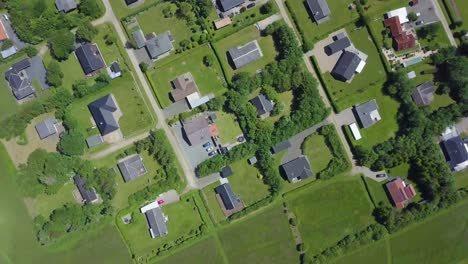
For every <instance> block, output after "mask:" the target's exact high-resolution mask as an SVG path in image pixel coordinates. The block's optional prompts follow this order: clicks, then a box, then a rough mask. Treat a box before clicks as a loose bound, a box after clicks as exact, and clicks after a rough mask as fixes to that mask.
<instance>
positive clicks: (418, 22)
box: [416, 20, 424, 26]
mask: <svg viewBox="0 0 468 264" xmlns="http://www.w3.org/2000/svg"><path fill="white" fill-rule="evenodd" d="M422 24H424V20H419V21H416V25H417V26H420V25H422Z"/></svg>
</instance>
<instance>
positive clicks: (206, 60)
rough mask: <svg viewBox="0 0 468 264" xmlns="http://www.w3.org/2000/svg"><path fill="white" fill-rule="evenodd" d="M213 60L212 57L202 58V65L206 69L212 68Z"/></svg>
mask: <svg viewBox="0 0 468 264" xmlns="http://www.w3.org/2000/svg"><path fill="white" fill-rule="evenodd" d="M214 60H215V58H214V56H213V55H211V54H210V55H206V56H205V57H203V64H205V66H206V67H211V66H213V63H214Z"/></svg>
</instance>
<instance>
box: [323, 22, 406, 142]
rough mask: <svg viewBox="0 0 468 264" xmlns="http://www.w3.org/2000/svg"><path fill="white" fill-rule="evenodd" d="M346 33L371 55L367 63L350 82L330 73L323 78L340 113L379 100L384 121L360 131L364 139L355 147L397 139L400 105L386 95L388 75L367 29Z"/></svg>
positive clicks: (356, 45)
mask: <svg viewBox="0 0 468 264" xmlns="http://www.w3.org/2000/svg"><path fill="white" fill-rule="evenodd" d="M346 30H347V32H348V35H349V36H350V38H351V41H352V42H353V44H354V46H355V47H356V48H357V49H359V50H361V51H362V52H364V53H365V54H367V55H368V56H369V57H368V58H367V61H366V63H367V64H366V66H365V67H364V69H363V71H362V72H361V73H358V74H356V75H355V76H354V79H353V80H352V82H351V83H346V82H342V81H338V80H335V79H334V78H333V77H332V75H331V74H330V73H328V72H327V73H325V74H324V75H323V77H324V79H325V82H326V84H327V89H328V92H329V93H330V96H331V98H332V100H333V103H334V105H335V106H336V108H337V109H338V111H342V110H344V109H346V108H348V107H351V106H353V105H356V104H361V103H365V102H367V101H369V100H371V99H376V100H377V105H378V106H379V113H380V116H381V117H382V120H380V121H378V122H377V123H375V124H374V125H373V126H371V127H369V128H366V129H361V130H360V132H361V135H362V139H361V140H359V141H354V143H355V144H358V145H359V144H362V145H365V146H369V147H370V146H373V145H375V144H378V143H381V142H383V141H385V140H387V139H388V138H390V137H392V136H394V134H395V132H396V131H397V130H398V123H397V113H398V107H399V104H398V102H397V101H395V100H394V99H392V98H391V97H389V96H385V95H384V94H383V91H382V89H383V84H384V82H385V81H386V73H385V69H384V67H383V65H382V62H381V61H380V59H379V54H378V51H377V49H376V48H375V46H374V44H373V43H372V41H371V40H370V38H369V34H368V32H367V30H366V29H365V28H360V29H356V28H355V27H354V26H350V27H347V28H346Z"/></svg>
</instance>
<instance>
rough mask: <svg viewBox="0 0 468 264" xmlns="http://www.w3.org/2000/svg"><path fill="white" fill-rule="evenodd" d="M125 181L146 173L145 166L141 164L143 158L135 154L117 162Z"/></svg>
mask: <svg viewBox="0 0 468 264" xmlns="http://www.w3.org/2000/svg"><path fill="white" fill-rule="evenodd" d="M117 166H118V167H119V170H120V172H121V173H122V177H123V178H124V181H125V182H129V181H132V180H134V179H136V178H138V177H140V176H142V175H145V174H146V168H145V165H144V164H143V159H142V158H141V156H140V155H138V154H136V155H133V156H130V157H128V158H126V159H125V160H122V161H121V162H119V163H118V164H117Z"/></svg>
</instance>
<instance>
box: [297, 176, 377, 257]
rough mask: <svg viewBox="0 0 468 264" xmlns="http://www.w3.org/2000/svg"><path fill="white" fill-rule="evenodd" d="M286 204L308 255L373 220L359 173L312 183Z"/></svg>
mask: <svg viewBox="0 0 468 264" xmlns="http://www.w3.org/2000/svg"><path fill="white" fill-rule="evenodd" d="M289 204H290V209H291V210H292V211H293V212H294V213H295V214H296V216H297V219H298V226H299V230H300V232H301V235H302V239H303V240H304V243H305V244H306V248H307V251H308V253H309V254H310V255H316V254H318V253H320V252H321V251H323V250H324V249H325V248H327V247H330V246H333V245H334V244H335V243H336V242H338V241H339V240H341V239H342V238H343V237H345V236H346V235H349V234H354V233H356V232H358V231H360V230H362V229H363V228H365V227H366V226H368V225H370V224H371V223H373V221H374V220H373V217H372V215H371V213H372V209H373V206H372V203H371V202H370V200H369V198H368V195H367V193H366V191H365V188H364V185H363V184H362V182H361V179H359V178H358V177H355V178H350V179H348V180H344V181H339V182H327V183H326V184H318V185H313V186H311V187H310V188H308V189H306V190H304V192H303V193H301V195H299V196H297V197H296V198H294V199H293V200H291V201H290V203H289Z"/></svg>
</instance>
